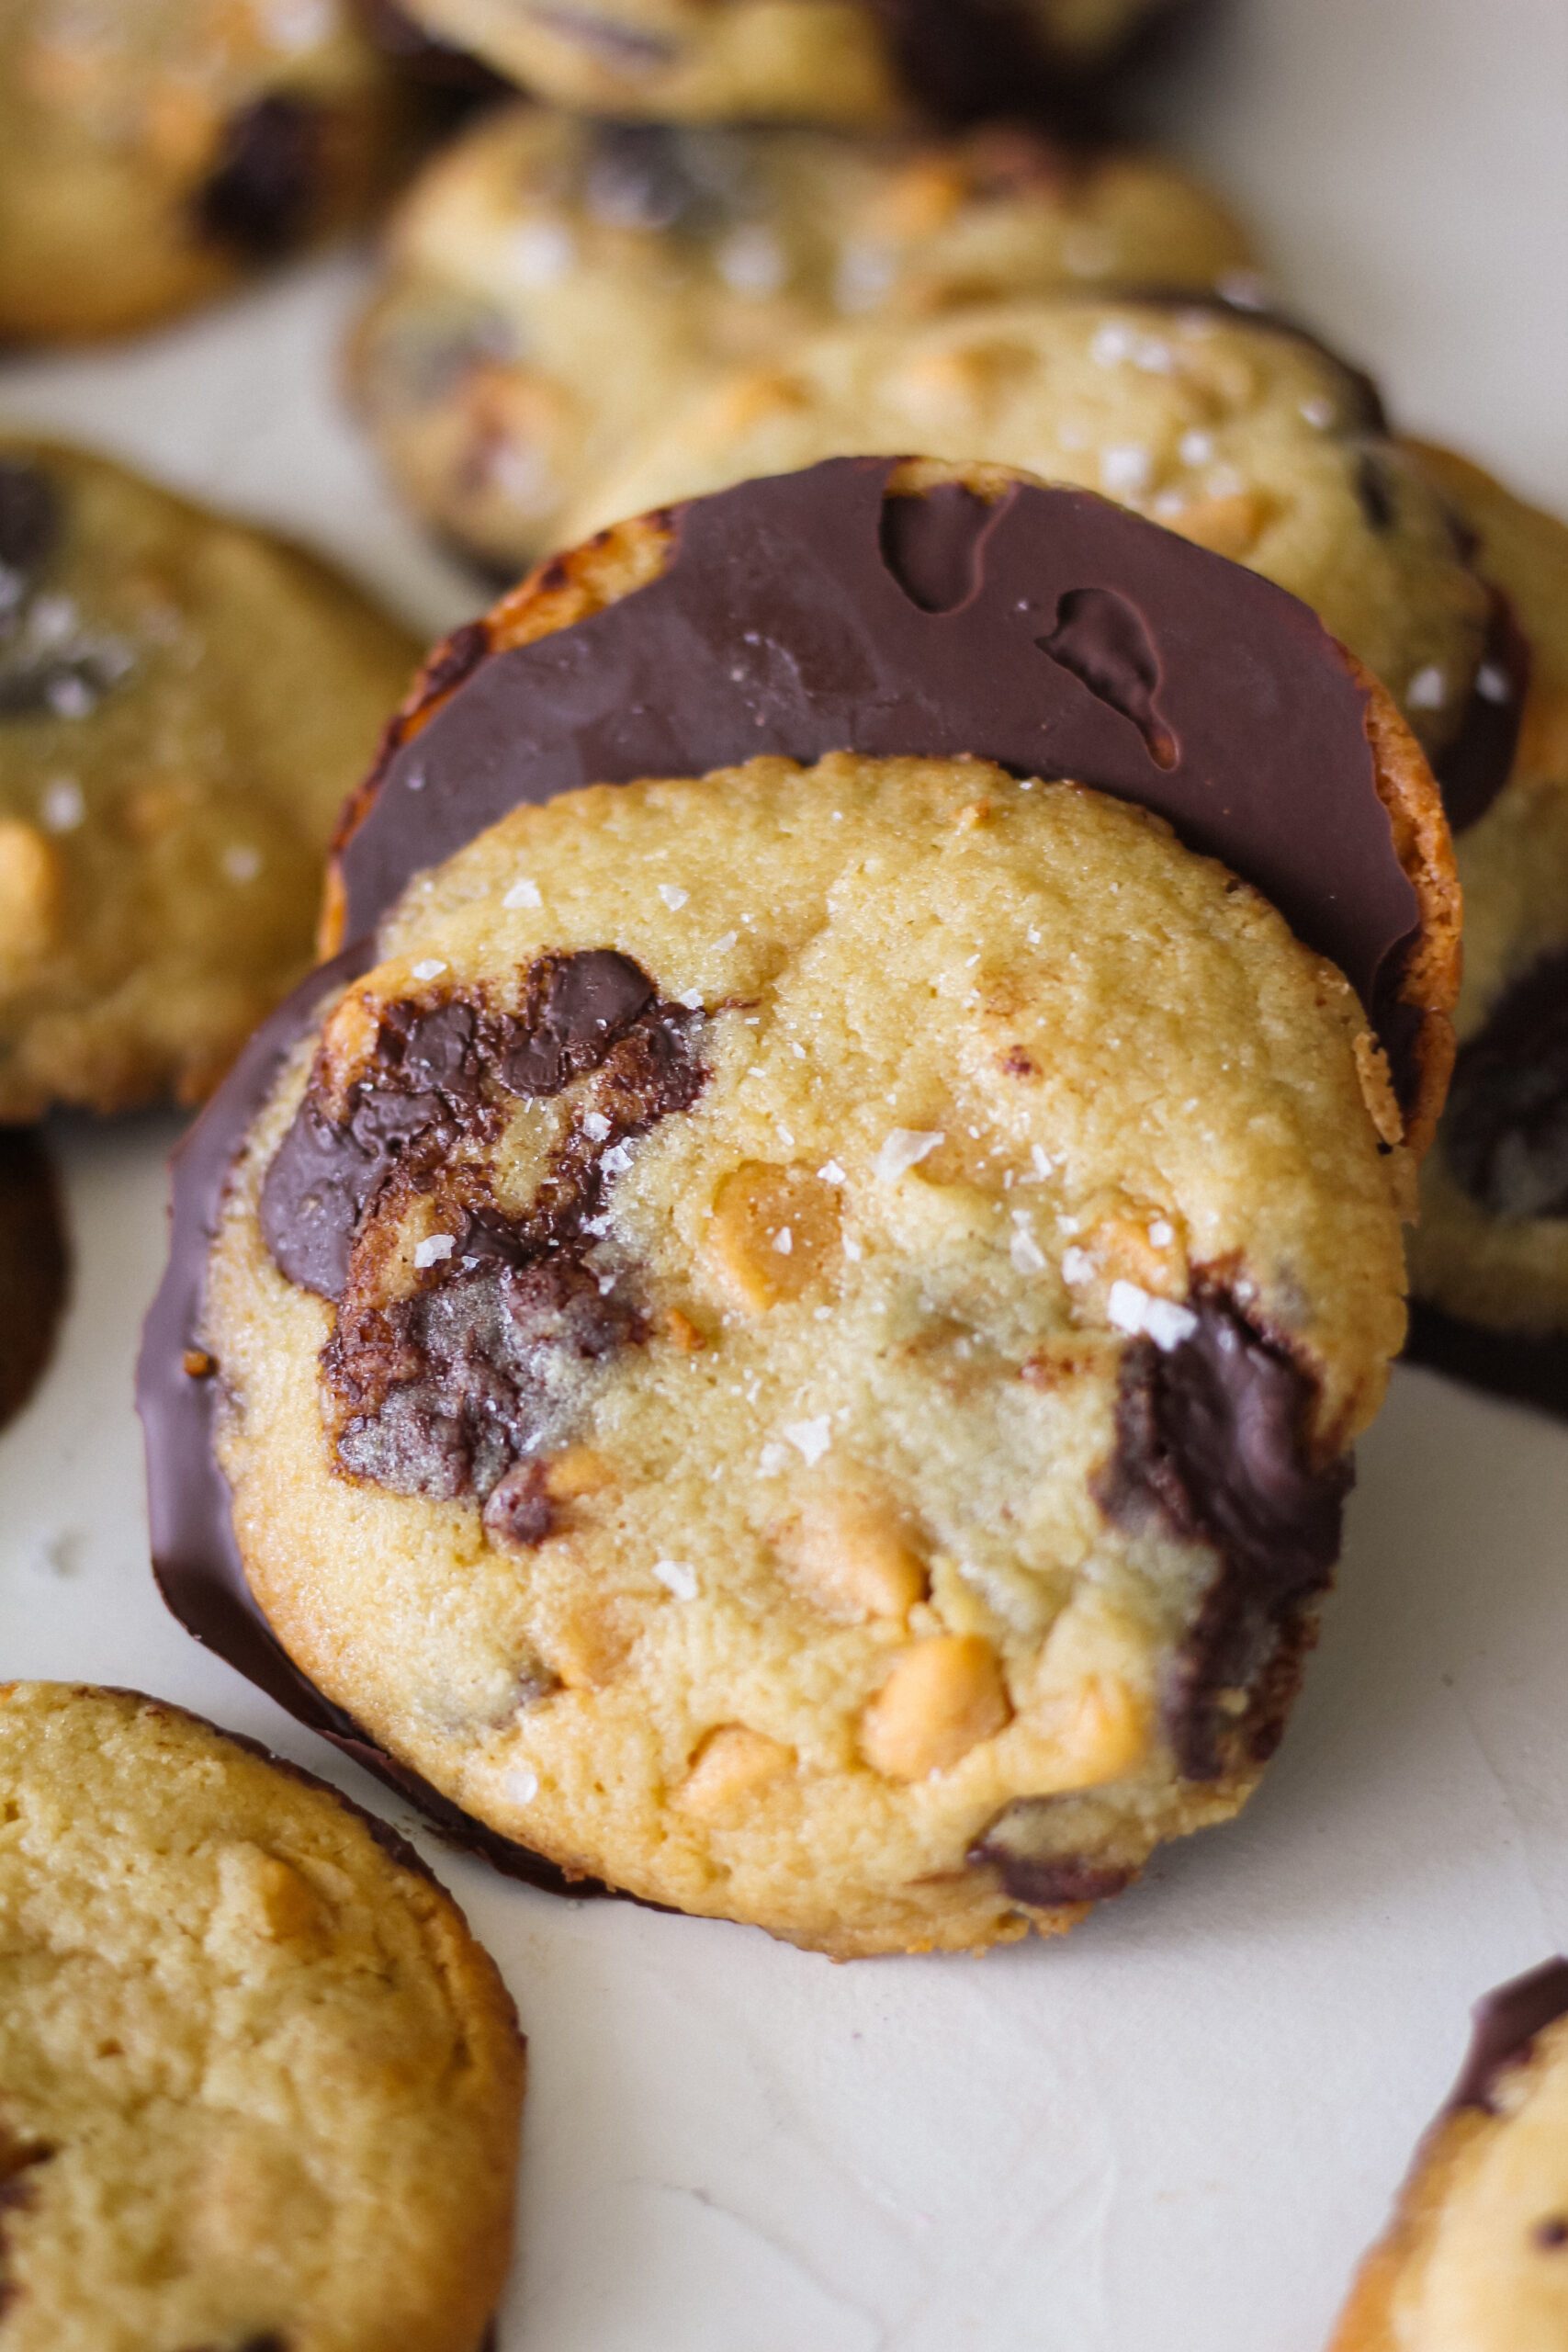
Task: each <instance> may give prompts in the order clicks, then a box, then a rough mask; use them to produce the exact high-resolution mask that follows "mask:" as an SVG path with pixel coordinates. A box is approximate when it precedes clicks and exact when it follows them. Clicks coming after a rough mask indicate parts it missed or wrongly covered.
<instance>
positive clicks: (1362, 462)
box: [1355, 449, 1399, 532]
mask: <svg viewBox="0 0 1568 2352" xmlns="http://www.w3.org/2000/svg"><path fill="white" fill-rule="evenodd" d="M1355 482H1356V497H1357V500H1358V502H1359V505H1360V509H1361V512H1362V514H1363V515H1365V516H1366V518H1367V521H1368V523H1369V524H1370V525H1371V528H1372V529H1373V530H1374V531H1378V532H1382V531H1392V530H1393V526H1394V525H1395V523H1397V522H1398V520H1399V499H1398V496H1397V494H1396V492H1395V491H1394V486H1393V480H1392V478H1391V476H1390V474H1389V469H1388V467H1387V465H1386V464H1385V462H1384V461H1383V459H1382V458H1381V457H1380V456H1379V455H1378V454H1377V452H1376V451H1375V450H1372V449H1365V450H1363V451H1362V453H1361V455H1360V457H1359V458H1358V460H1357V463H1356V474H1355Z"/></svg>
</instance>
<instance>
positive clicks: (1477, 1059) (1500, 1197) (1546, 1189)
mask: <svg viewBox="0 0 1568 2352" xmlns="http://www.w3.org/2000/svg"><path fill="white" fill-rule="evenodd" d="M1441 1133H1442V1146H1441V1148H1442V1149H1443V1151H1444V1153H1445V1154H1446V1156H1447V1159H1448V1163H1449V1166H1450V1168H1451V1169H1452V1170H1453V1172H1454V1175H1455V1176H1456V1177H1457V1178H1458V1180H1459V1182H1460V1183H1461V1184H1462V1185H1463V1187H1464V1189H1465V1191H1466V1192H1467V1193H1469V1194H1470V1196H1471V1198H1472V1201H1474V1202H1475V1203H1476V1204H1478V1205H1479V1206H1480V1207H1481V1208H1483V1209H1484V1210H1485V1211H1486V1212H1487V1214H1488V1216H1495V1217H1498V1218H1501V1219H1504V1220H1516V1219H1523V1218H1529V1217H1568V948H1562V949H1560V950H1559V951H1558V952H1557V953H1556V954H1555V955H1552V956H1544V957H1543V958H1542V959H1541V961H1540V963H1538V964H1535V965H1532V966H1531V967H1530V968H1529V971H1527V972H1526V973H1524V975H1523V976H1522V977H1521V978H1518V979H1517V980H1516V981H1515V982H1514V984H1513V986H1512V987H1511V988H1509V989H1506V991H1505V992H1504V994H1503V996H1502V997H1501V999H1500V1000H1499V1001H1498V1002H1497V1003H1496V1004H1495V1006H1494V1007H1493V1009H1492V1012H1491V1013H1490V1014H1489V1016H1488V1018H1487V1021H1486V1023H1485V1025H1484V1027H1483V1028H1482V1029H1481V1030H1480V1031H1479V1032H1478V1033H1477V1034H1476V1035H1474V1036H1473V1037H1467V1038H1466V1040H1465V1042H1464V1044H1463V1045H1462V1046H1461V1047H1460V1052H1459V1058H1458V1060H1457V1062H1456V1063H1455V1065H1454V1078H1453V1086H1452V1088H1451V1090H1450V1094H1449V1103H1448V1109H1447V1111H1446V1113H1445V1114H1444V1118H1443V1125H1442V1131H1441Z"/></svg>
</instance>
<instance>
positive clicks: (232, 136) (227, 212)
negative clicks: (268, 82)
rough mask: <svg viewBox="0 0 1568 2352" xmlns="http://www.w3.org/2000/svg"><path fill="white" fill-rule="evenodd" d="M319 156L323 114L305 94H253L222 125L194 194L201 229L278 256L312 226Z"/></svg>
mask: <svg viewBox="0 0 1568 2352" xmlns="http://www.w3.org/2000/svg"><path fill="white" fill-rule="evenodd" d="M321 161H322V157H321V116H320V114H319V113H318V111H317V109H316V108H315V107H313V106H311V105H310V103H309V101H308V100H306V99H304V98H298V97H287V96H282V95H280V94H276V93H275V94H274V95H273V96H271V97H266V98H258V99H257V101H256V103H255V105H254V106H251V107H245V108H244V110H243V112H242V113H240V114H236V115H231V117H230V119H229V120H228V121H227V122H226V123H225V125H224V127H223V138H222V143H221V146H220V150H219V154H218V160H217V162H216V163H215V164H214V165H213V167H212V170H211V172H210V173H209V175H208V178H207V180H206V181H205V183H204V184H203V186H202V187H201V188H200V189H199V190H198V192H197V197H196V199H195V214H196V222H197V228H198V230H199V231H200V232H201V234H202V235H203V236H204V237H209V238H211V239H212V240H213V241H214V242H215V243H219V244H225V245H231V246H233V247H234V248H235V250H236V251H238V252H240V253H242V254H247V255H248V256H250V257H251V258H252V259H253V260H255V261H273V260H276V258H277V257H278V255H280V254H286V253H288V251H289V249H290V247H291V246H294V245H296V244H298V243H299V242H300V240H301V238H303V237H304V236H305V235H306V233H307V232H308V231H309V229H310V220H311V215H312V213H313V211H314V209H315V202H316V197H317V193H318V190H319V188H320V185H321Z"/></svg>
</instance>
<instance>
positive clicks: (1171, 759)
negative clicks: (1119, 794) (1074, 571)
mask: <svg viewBox="0 0 1568 2352" xmlns="http://www.w3.org/2000/svg"><path fill="white" fill-rule="evenodd" d="M1035 642H1036V643H1037V644H1038V646H1039V648H1040V650H1041V652H1042V653H1044V654H1048V655H1049V656H1050V658H1051V660H1052V661H1053V662H1060V664H1061V666H1062V668H1063V669H1064V670H1068V671H1070V672H1071V673H1072V674H1073V676H1074V677H1075V678H1077V680H1078V681H1079V683H1080V684H1083V685H1086V686H1087V687H1088V688H1089V692H1090V694H1091V695H1099V697H1100V701H1101V702H1102V703H1104V704H1105V705H1106V706H1107V707H1108V708H1110V709H1111V710H1119V711H1120V712H1121V714H1122V718H1129V719H1131V720H1132V722H1133V725H1134V727H1135V728H1136V729H1137V730H1138V732H1139V734H1140V735H1141V736H1142V737H1143V739H1144V741H1145V743H1146V744H1147V746H1148V750H1149V757H1150V758H1151V759H1152V760H1153V761H1154V763H1155V765H1156V767H1161V768H1173V767H1174V766H1175V765H1176V762H1177V757H1178V746H1177V742H1176V739H1175V737H1174V736H1173V735H1172V734H1171V732H1170V729H1168V727H1167V726H1166V725H1165V723H1164V721H1163V720H1162V719H1161V718H1160V716H1159V714H1158V711H1157V710H1156V707H1155V695H1156V692H1157V690H1158V687H1159V677H1160V664H1159V655H1158V654H1157V653H1156V650H1155V648H1154V644H1153V642H1152V640H1151V639H1150V637H1149V633H1148V630H1147V628H1145V624H1144V622H1143V621H1142V619H1141V618H1140V617H1139V616H1138V614H1137V613H1136V612H1134V608H1133V606H1132V605H1129V604H1128V603H1127V601H1126V599H1125V598H1124V597H1122V596H1118V595H1116V594H1113V593H1111V591H1110V590H1107V589H1104V588H1074V589H1070V590H1069V591H1068V593H1067V594H1066V595H1065V596H1064V597H1063V599H1062V601H1061V603H1060V605H1058V606H1057V608H1056V626H1055V628H1054V629H1053V630H1052V632H1051V634H1050V636H1049V637H1042V638H1038V639H1036V640H1035Z"/></svg>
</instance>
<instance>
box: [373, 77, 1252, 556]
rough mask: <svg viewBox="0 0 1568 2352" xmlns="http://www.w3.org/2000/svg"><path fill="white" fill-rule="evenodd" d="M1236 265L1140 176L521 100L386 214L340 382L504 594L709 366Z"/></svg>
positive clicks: (964, 144) (424, 506)
mask: <svg viewBox="0 0 1568 2352" xmlns="http://www.w3.org/2000/svg"><path fill="white" fill-rule="evenodd" d="M1249 259H1250V254H1249V253H1248V249H1247V243H1246V241H1245V239H1244V237H1243V235H1242V233H1241V232H1240V230H1239V229H1238V228H1237V226H1236V225H1235V222H1234V221H1233V220H1231V219H1230V218H1229V217H1228V215H1227V214H1226V213H1225V212H1224V210H1223V209H1221V208H1220V206H1219V205H1218V204H1217V203H1216V202H1215V201H1214V199H1213V198H1212V197H1210V196H1209V195H1207V194H1206V193H1205V192H1204V191H1203V190H1202V189H1201V188H1200V187H1197V186H1196V185H1195V184H1194V183H1193V182H1192V181H1191V180H1190V179H1189V178H1188V177H1187V176H1186V175H1184V174H1183V173H1181V172H1180V171H1179V170H1178V169H1176V167H1174V166H1173V165H1168V164H1162V163H1160V162H1158V161H1156V159H1154V158H1152V157H1149V156H1146V155H1140V154H1135V153H1105V154H1101V155H1098V156H1090V155H1084V154H1077V153H1069V152H1067V151H1066V150H1064V149H1062V148H1060V147H1058V146H1055V144H1053V143H1052V142H1051V141H1047V140H1045V139H1043V138H1042V137H1040V136H1039V135H1037V134H1035V133H1032V132H1028V131H1021V130H998V129H997V128H995V127H992V128H989V129H985V130H976V131H970V132H967V133H964V134H961V135H958V136H955V137H953V138H949V139H946V140H936V139H931V138H926V139H898V140H883V141H874V142H873V141H846V140H840V139H835V138H833V137H832V136H830V135H829V134H826V133H820V132H812V131H791V130H772V131H769V130H679V129H671V128H669V127H667V126H664V125H661V124H657V123H645V124H640V125H629V124H625V123H620V124H616V123H594V122H590V121H586V120H581V119H574V118H573V117H571V116H570V115H556V114H549V113H547V112H545V111H543V110H541V109H539V108H536V107H512V108H507V109H504V110H502V111H501V112H499V113H497V114H495V115H493V116H491V117H490V118H489V119H486V120H485V121H483V122H481V123H480V124H479V125H478V126H477V127H476V128H474V129H473V130H470V131H469V132H468V134H467V136H466V137H464V138H462V139H459V140H458V141H456V142H454V144H453V145H452V146H450V147H449V148H448V149H447V150H446V152H445V153H443V154H442V155H440V156H439V157H438V158H437V159H436V160H435V161H434V163H432V164H430V165H429V166H427V168H426V170H425V172H424V174H423V176H422V177H421V179H420V180H419V181H418V182H417V184H416V185H415V186H414V187H413V188H412V190H411V191H410V192H409V194H408V196H407V197H406V198H404V199H403V202H402V204H401V206H400V209H399V211H398V213H397V215H396V218H395V221H394V225H393V228H392V231H391V235H390V241H389V255H388V261H387V266H386V269H385V272H384V276H383V279H382V282H381V285H380V287H379V288H378V291H377V292H376V294H375V296H374V297H373V299H372V300H371V302H370V304H369V306H368V308H367V311H366V312H365V314H364V316H363V317H362V319H361V320H360V322H359V323H358V326H357V328H356V331H355V334H354V337H353V340H352V343H351V345H350V356H349V371H350V379H351V382H352V385H353V389H354V393H355V400H356V401H357V404H358V407H359V411H360V413H361V415H362V417H363V418H364V420H365V422H366V424H367V428H368V430H369V432H370V434H371V435H372V437H373V438H374V439H375V441H376V443H377V445H378V448H379V449H380V451H381V454H382V457H383V458H384V459H385V461H386V463H387V466H388V468H389V471H390V473H391V475H392V477H393V480H394V481H395V482H396V483H397V486H398V488H399V490H400V492H402V494H403V495H404V496H405V497H406V498H407V499H408V501H409V503H411V504H412V506H413V507H414V508H415V509H416V511H417V512H418V513H419V514H421V515H423V516H424V517H425V518H426V520H428V521H429V522H430V523H432V524H433V525H434V527H435V528H436V529H437V530H438V531H439V532H441V533H442V535H443V536H444V537H446V538H447V539H449V540H451V541H453V542H455V543H456V544H457V545H459V546H461V547H463V548H467V549H468V550H469V551H470V552H471V553H473V554H474V555H476V556H478V557H479V559H480V560H481V561H483V562H485V563H487V564H491V565H499V566H501V567H503V568H509V569H510V571H513V573H514V572H515V571H517V570H519V569H521V567H522V566H523V565H524V564H525V562H527V561H529V560H532V559H533V558H534V557H535V556H536V555H537V554H538V553H539V551H540V550H541V549H542V548H545V547H547V546H549V545H551V544H552V543H555V542H556V541H558V538H559V537H560V535H561V529H560V526H561V518H562V514H563V511H564V510H565V509H566V508H568V507H570V505H571V504H572V503H574V502H579V501H581V499H582V497H583V496H584V495H585V493H587V494H591V493H592V490H593V488H594V485H595V484H596V483H597V481H599V480H600V479H602V478H603V477H604V475H605V474H606V473H607V472H610V471H611V470H613V469H615V468H617V467H619V466H620V465H621V464H622V463H623V462H624V460H625V457H626V451H627V449H628V447H634V446H636V444H637V442H638V441H639V440H640V439H642V438H644V437H646V435H647V430H648V420H649V418H650V417H651V418H658V419H663V418H664V417H666V416H667V415H669V414H670V413H671V411H672V410H675V409H678V408H679V407H680V406H681V405H682V402H683V401H686V400H688V399H689V398H690V397H691V396H692V394H693V393H694V390H696V389H697V388H698V387H699V386H701V385H702V384H704V383H705V381H706V380H707V379H708V378H709V377H710V376H711V375H712V373H713V372H714V370H715V369H716V368H728V367H731V366H737V365H740V366H746V367H749V368H757V367H760V366H761V367H766V366H769V365H772V364H774V363H775V360H776V355H777V353H778V352H779V350H780V349H781V348H782V347H784V346H786V345H790V344H792V343H794V342H795V341H798V340H799V339H800V338H801V337H802V336H804V335H806V334H811V333H813V332H815V331H817V330H818V329H820V328H822V327H824V326H826V325H829V324H831V323H833V322H835V321H839V320H841V319H843V318H845V317H848V316H854V315H858V314H861V313H864V312H867V311H874V312H878V313H883V312H890V313H893V314H896V315H898V316H900V317H909V316H922V315H924V314H926V313H929V312H930V311H935V310H942V309H947V308H951V307H952V306H953V304H954V303H958V302H969V301H974V300H984V299H987V298H990V297H996V296H1000V295H1009V294H1015V293H1036V292H1040V291H1043V290H1045V291H1048V290H1052V289H1054V288H1056V287H1058V286H1060V285H1062V284H1071V283H1073V282H1075V281H1078V282H1084V283H1093V284H1099V285H1106V286H1115V285H1137V286H1145V285H1159V286H1180V287H1191V288H1194V289H1196V290H1203V289H1207V288H1212V287H1213V286H1214V285H1215V284H1216V283H1217V282H1218V281H1220V280H1221V279H1223V278H1225V277H1227V276H1228V275H1230V274H1231V273H1234V272H1236V271H1238V270H1241V269H1243V268H1244V267H1245V266H1247V263H1248V261H1249ZM955 454H956V453H955ZM964 454H967V453H964ZM622 511H623V512H626V513H630V512H633V511H634V510H633V509H631V508H625V509H623V510H622Z"/></svg>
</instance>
